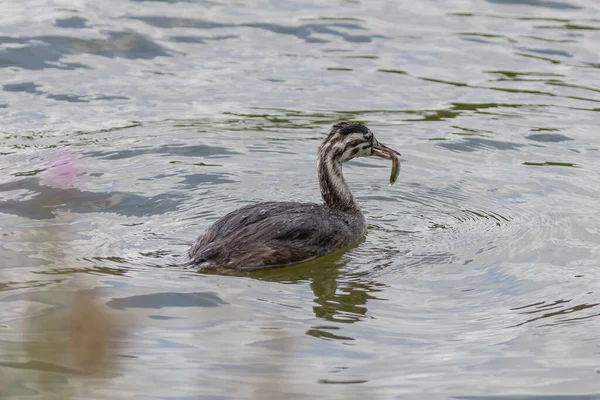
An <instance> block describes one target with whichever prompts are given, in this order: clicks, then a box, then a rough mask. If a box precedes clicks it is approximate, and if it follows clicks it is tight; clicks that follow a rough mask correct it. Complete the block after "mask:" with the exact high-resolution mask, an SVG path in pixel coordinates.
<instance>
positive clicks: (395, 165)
mask: <svg viewBox="0 0 600 400" xmlns="http://www.w3.org/2000/svg"><path fill="white" fill-rule="evenodd" d="M390 158H391V160H392V174H391V175H390V186H391V185H393V184H394V183H396V180H397V179H398V175H400V155H395V154H394V156H393V157H390Z"/></svg>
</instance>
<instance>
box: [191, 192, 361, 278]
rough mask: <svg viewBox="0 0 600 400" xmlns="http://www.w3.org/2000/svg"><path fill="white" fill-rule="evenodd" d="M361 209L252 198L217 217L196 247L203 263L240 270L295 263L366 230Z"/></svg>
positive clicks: (196, 255)
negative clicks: (263, 200)
mask: <svg viewBox="0 0 600 400" xmlns="http://www.w3.org/2000/svg"><path fill="white" fill-rule="evenodd" d="M366 229H367V223H366V220H365V218H364V215H363V214H362V213H361V212H344V211H340V210H337V209H332V208H328V207H326V206H324V205H321V204H314V203H297V202H267V203H258V204H250V205H247V206H245V207H242V208H240V209H237V210H235V211H232V212H230V213H229V214H227V215H225V216H224V217H222V218H220V219H219V220H218V221H217V222H215V223H214V224H213V225H212V226H211V227H210V228H208V230H207V231H206V232H205V233H204V235H202V236H201V237H200V238H199V239H198V241H197V242H196V243H195V244H194V246H193V247H192V248H191V249H190V256H192V257H193V259H194V260H195V263H196V264H199V266H201V267H205V268H206V267H213V268H217V267H219V266H224V267H227V268H233V269H240V270H253V269H260V268H265V267H275V266H278V265H285V264H291V263H295V262H300V261H305V260H310V259H313V258H316V257H320V256H323V255H325V254H327V253H329V252H330V251H332V249H341V248H343V247H345V246H348V245H350V244H352V243H354V242H356V241H358V240H360V239H361V238H362V237H363V236H364V235H365V233H366Z"/></svg>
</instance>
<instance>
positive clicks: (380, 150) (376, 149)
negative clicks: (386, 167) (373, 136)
mask: <svg viewBox="0 0 600 400" xmlns="http://www.w3.org/2000/svg"><path fill="white" fill-rule="evenodd" d="M373 155H374V156H377V157H381V158H385V159H386V160H394V159H395V158H397V157H399V156H400V155H401V154H400V153H398V152H397V151H396V150H394V149H390V148H389V147H387V146H386V145H384V144H381V143H379V142H377V144H376V145H375V146H373Z"/></svg>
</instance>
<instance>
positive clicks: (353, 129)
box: [319, 122, 399, 164]
mask: <svg viewBox="0 0 600 400" xmlns="http://www.w3.org/2000/svg"><path fill="white" fill-rule="evenodd" d="M394 155H399V153H398V152H396V151H395V150H392V149H390V148H389V147H386V146H384V145H383V144H381V143H379V141H377V139H376V138H375V135H373V132H371V130H370V129H369V128H367V127H366V126H365V125H363V124H361V123H360V122H340V123H338V124H335V125H333V126H332V127H331V131H330V132H329V135H327V137H326V138H325V139H324V140H323V142H322V143H321V146H319V158H320V159H325V158H327V159H329V160H331V161H332V162H334V163H340V164H342V163H345V162H347V161H350V160H352V159H353V158H357V157H369V156H378V157H382V158H387V159H391V157H392V156H394Z"/></svg>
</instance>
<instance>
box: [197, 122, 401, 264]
mask: <svg viewBox="0 0 600 400" xmlns="http://www.w3.org/2000/svg"><path fill="white" fill-rule="evenodd" d="M372 155H374V156H379V157H382V158H386V159H391V160H392V161H393V162H394V170H393V173H392V178H390V182H391V183H393V182H394V181H395V180H396V177H397V175H398V173H399V170H398V169H397V168H396V166H397V165H399V161H398V160H399V159H398V156H399V153H397V152H396V151H395V150H392V149H390V148H388V147H386V146H384V145H382V144H381V143H379V142H378V141H377V140H376V139H375V137H374V136H373V134H372V133H371V131H370V130H369V129H368V128H367V127H366V126H364V125H362V124H359V123H356V122H342V123H339V124H336V125H334V126H333V127H332V128H331V131H330V133H329V135H328V136H327V137H326V138H325V139H324V140H323V142H322V143H321V145H320V146H319V151H318V164H317V170H318V176H319V185H320V188H321V196H322V197H323V201H324V204H314V203H298V202H265V203H258V204H251V205H247V206H244V207H242V208H239V209H237V210H235V211H232V212H230V213H229V214H227V215H225V216H223V217H222V218H220V219H219V220H217V221H216V222H215V223H214V224H213V225H212V226H211V227H209V228H208V229H207V230H206V232H204V234H202V235H201V236H200V237H199V238H198V239H197V240H196V242H195V243H194V245H193V246H192V247H191V248H190V250H189V252H188V254H189V256H190V259H191V262H192V263H193V264H196V265H198V266H199V267H201V268H227V269H236V270H255V269H261V268H270V267H275V266H281V265H287V264H292V263H297V262H301V261H306V260H310V259H314V258H316V257H320V256H323V255H325V254H327V253H329V252H331V251H334V250H339V249H342V248H344V247H346V246H348V245H350V244H352V243H355V242H357V241H358V240H360V239H361V238H362V237H364V235H365V234H366V230H367V223H366V220H365V217H364V214H363V213H362V211H361V209H360V207H359V206H358V204H357V203H356V201H355V200H354V197H353V196H352V193H351V192H350V189H349V187H348V185H347V184H346V181H345V180H344V177H343V174H342V163H344V162H346V161H348V160H350V159H352V158H356V157H365V156H372Z"/></svg>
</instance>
